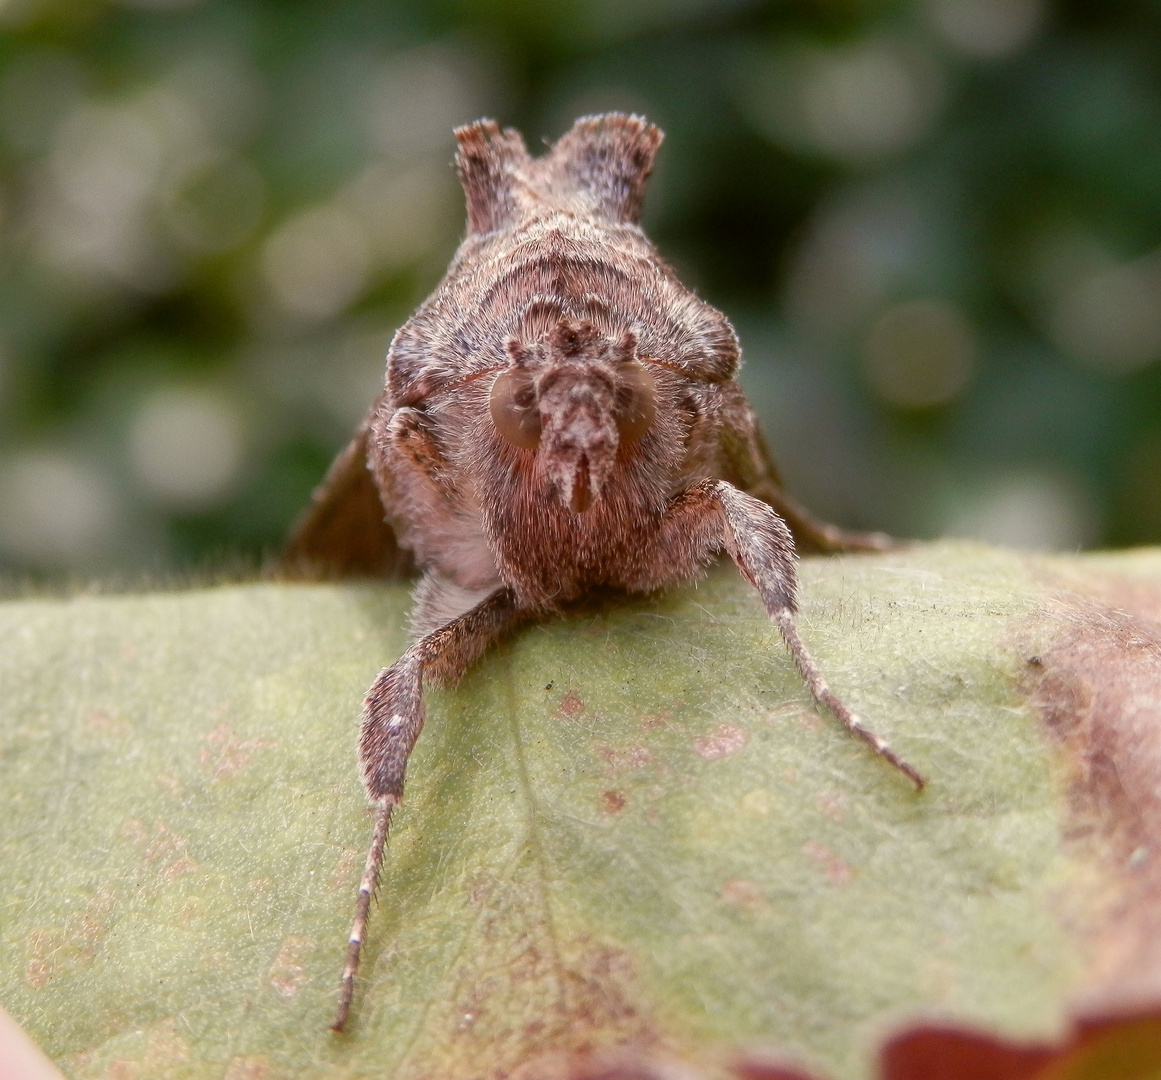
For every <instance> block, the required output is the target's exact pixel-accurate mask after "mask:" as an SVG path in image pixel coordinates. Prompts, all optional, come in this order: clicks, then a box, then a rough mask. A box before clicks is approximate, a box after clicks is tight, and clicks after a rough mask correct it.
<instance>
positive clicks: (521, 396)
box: [488, 370, 540, 450]
mask: <svg viewBox="0 0 1161 1080" xmlns="http://www.w3.org/2000/svg"><path fill="white" fill-rule="evenodd" d="M488 408H489V410H490V411H491V413H492V423H493V424H495V425H496V430H497V431H498V432H499V433H500V434H501V435H503V436H504V438H505V439H507V440H508V441H509V442H510V443H512V445H513V446H519V447H520V448H521V449H523V450H535V449H536V447H537V446H538V445H539V444H540V409H539V407H538V405H537V402H536V391H535V389H534V388H533V386H532V376H531V375H529V374H528V373H527V372H526V371H519V370H514V371H504V372H501V373H500V374H499V375H498V376H497V377H496V381H495V382H494V383H492V393H491V395H490V396H489V398H488Z"/></svg>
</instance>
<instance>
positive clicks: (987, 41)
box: [926, 0, 1047, 60]
mask: <svg viewBox="0 0 1161 1080" xmlns="http://www.w3.org/2000/svg"><path fill="white" fill-rule="evenodd" d="M926 6H927V17H928V20H929V21H930V22H931V24H932V26H933V27H934V29H935V31H936V32H937V33H938V34H939V35H940V37H942V38H943V39H944V41H946V42H947V43H948V44H949V45H950V46H952V48H954V49H956V50H958V51H959V52H961V53H963V54H964V55H965V56H971V57H976V58H978V59H981V60H990V59H993V58H997V57H1002V56H1011V55H1012V54H1013V53H1016V52H1018V51H1019V50H1020V49H1022V48H1024V47H1025V46H1026V45H1028V44H1029V43H1030V42H1031V41H1033V40H1034V39H1035V37H1036V35H1037V34H1038V32H1039V31H1040V29H1041V28H1042V27H1043V25H1044V17H1045V15H1046V14H1047V5H1046V4H1045V2H1044V0H927V5H926Z"/></svg>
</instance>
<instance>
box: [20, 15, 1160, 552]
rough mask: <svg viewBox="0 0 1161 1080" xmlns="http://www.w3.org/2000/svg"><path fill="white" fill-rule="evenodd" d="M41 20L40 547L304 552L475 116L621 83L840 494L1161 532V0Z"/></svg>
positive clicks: (450, 205)
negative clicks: (299, 522)
mask: <svg viewBox="0 0 1161 1080" xmlns="http://www.w3.org/2000/svg"><path fill="white" fill-rule="evenodd" d="M1013 12H1015V13H1016V14H1017V15H1020V13H1021V12H1023V14H1024V15H1026V16H1027V19H1026V24H1025V25H1024V26H1023V27H1021V26H1020V25H1018V24H1017V23H1018V20H1017V22H1013V21H1012V20H1013ZM0 35H2V36H0V205H2V207H3V216H2V220H3V225H2V239H0V567H3V568H6V569H8V570H10V571H16V572H19V573H32V574H43V573H48V574H55V573H60V572H62V571H66V572H71V573H78V574H86V573H89V572H94V571H98V572H103V573H106V574H107V573H111V572H113V573H115V572H127V573H130V574H133V573H136V572H138V571H139V570H141V569H146V570H151V569H156V570H159V571H164V570H166V569H168V568H172V567H174V566H182V565H188V564H190V563H203V564H204V563H211V564H213V563H216V562H220V561H221V560H222V559H223V558H224V557H235V558H236V557H239V556H240V557H241V558H243V559H244V560H245V559H252V558H254V559H256V558H258V557H260V556H261V555H262V554H263V553H264V552H269V551H270V550H272V549H273V547H275V546H276V545H277V544H278V542H279V540H280V538H281V537H282V536H283V535H284V533H285V530H286V528H287V526H288V524H289V523H290V521H291V520H292V518H293V517H294V514H295V512H296V511H297V509H298V508H299V507H300V506H301V505H302V504H303V502H304V500H305V499H306V498H307V496H308V494H309V492H310V489H311V487H312V485H313V484H314V483H315V482H316V481H317V480H318V478H319V477H320V476H321V474H322V471H323V470H324V468H325V466H326V464H327V462H328V461H329V459H330V457H331V455H332V454H333V452H334V451H335V450H336V449H337V448H338V447H339V446H340V445H341V444H342V442H343V440H344V438H345V436H346V434H347V433H348V432H349V430H350V428H351V427H352V426H353V424H354V423H355V422H356V420H357V419H358V417H359V415H360V413H361V410H362V408H363V407H364V405H365V404H366V403H368V402H369V401H370V399H371V397H372V396H373V394H374V392H375V389H376V386H377V384H378V382H379V379H380V378H381V366H382V365H381V359H382V356H383V354H384V353H385V351H386V348H387V345H388V342H389V341H390V337H391V334H392V332H393V330H394V328H395V327H396V326H397V325H398V324H399V323H400V322H401V321H402V320H403V319H404V318H406V316H407V314H408V313H409V311H410V310H411V309H412V308H413V307H414V306H415V305H416V304H417V303H418V302H419V301H420V300H422V299H423V297H424V296H425V295H426V294H427V293H428V291H429V290H430V289H431V288H432V286H433V285H434V284H435V282H436V281H437V280H438V279H439V276H440V274H441V273H442V270H443V267H444V266H445V265H446V262H447V259H448V257H449V256H450V254H451V252H452V251H453V250H454V247H455V244H456V241H457V238H458V236H459V235H460V231H461V229H462V221H463V210H462V200H461V198H460V196H459V193H458V190H457V188H456V185H455V181H454V176H453V173H452V171H451V167H450V160H451V156H452V152H453V144H452V139H451V130H450V129H451V127H452V126H453V125H454V124H457V123H462V122H464V121H467V120H470V119H473V118H475V117H477V116H479V115H485V114H486V115H493V116H496V117H498V118H499V119H501V120H502V121H503V122H505V123H508V124H512V125H515V126H517V127H519V128H520V129H521V130H523V132H524V133H525V136H526V138H527V140H528V142H529V145H530V146H536V145H538V144H539V143H540V140H541V139H543V138H548V139H552V138H555V137H557V136H558V135H559V134H560V133H561V132H562V131H563V130H565V128H566V127H567V126H568V123H569V122H570V121H571V119H572V118H573V117H574V116H576V115H579V114H581V113H585V112H592V111H598V110H603V109H607V108H621V109H626V110H636V111H641V112H644V113H645V114H647V115H648V116H649V118H650V119H652V120H654V121H656V122H657V123H658V124H660V125H661V126H662V127H663V128H664V129H665V131H666V133H667V141H666V144H665V146H664V148H663V150H662V154H661V158H660V162H659V165H658V168H657V172H656V174H655V178H654V180H653V182H652V184H651V190H650V193H649V198H648V202H647V209H646V216H645V225H646V228H647V230H648V231H649V233H650V235H651V236H652V237H653V239H654V240H655V241H656V242H657V244H658V245H659V247H660V248H661V250H662V252H663V253H664V254H665V255H666V256H667V257H668V258H670V259H671V260H672V261H673V263H674V264H675V265H676V267H677V268H678V270H679V272H680V273H681V274H682V275H683V277H684V278H685V279H686V280H687V281H688V282H689V283H690V284H691V285H692V286H694V287H696V288H697V289H698V290H699V292H700V293H701V294H702V295H704V296H706V297H707V298H708V299H709V300H711V301H712V302H713V303H715V304H717V305H719V306H720V307H722V308H723V309H724V310H725V311H726V312H727V313H728V314H729V315H730V316H731V317H732V318H733V319H734V320H735V322H736V324H737V326H738V328H739V331H740V333H741V335H742V340H743V345H744V348H745V355H746V357H747V361H748V367H747V371H746V375H745V380H746V383H747V386H748V387H749V389H750V391H751V393H752V395H753V397H754V400H755V403H756V404H757V405H758V408H759V411H760V412H761V414H762V416H763V419H764V422H765V426H766V428H767V432H768V435H769V437H770V441H771V443H772V445H773V446H774V448H775V450H776V452H777V454H778V457H779V459H780V461H781V462H782V463H783V468H784V472H785V473H786V476H787V478H788V480H789V483H790V486H791V488H792V489H793V490H794V491H795V492H796V493H797V494H798V495H799V496H800V497H801V498H802V499H803V500H804V501H806V502H808V503H809V504H810V505H811V506H812V507H813V508H815V509H816V510H818V511H819V512H821V513H823V514H825V515H827V516H830V517H832V518H835V519H837V520H840V521H842V522H845V523H848V524H851V525H862V526H874V527H878V528H885V529H888V530H892V531H895V532H899V533H903V534H911V535H935V534H939V533H942V532H952V533H960V534H975V535H983V536H986V537H988V538H991V539H996V540H1000V541H1006V542H1016V543H1023V544H1026V545H1034V546H1049V547H1052V546H1056V547H1075V546H1080V545H1091V544H1108V543H1111V544H1128V543H1141V542H1151V541H1156V540H1158V539H1161V411H1159V409H1158V404H1159V403H1161V371H1159V369H1158V365H1157V364H1156V363H1155V361H1156V360H1157V359H1158V358H1161V254H1158V253H1157V252H1158V251H1159V249H1161V3H1158V2H1157V0H1136V2H1130V0H1122V2H1117V0H1108V2H1103V3H1089V4H1082V3H1076V2H1063V0H1057V2H1052V3H1043V4H1035V3H1032V2H1031V0H990V2H987V0H923V2H918V0H910V2H896V3H887V2H874V0H864V2H858V0H848V2H838V0H833V2H827V0H815V2H807V0H801V2H796V3H795V2H782V3H775V2H768V3H758V2H744V0H716V2H715V0H567V2H566V0H549V2H542V3H533V2H531V0H529V2H524V3H519V2H512V3H509V2H503V0H491V2H488V0H460V2H454V0H434V2H433V0H428V2H420V0H412V2H404V0H390V2H381V3H365V2H350V0H316V2H292V0H267V2H262V0H202V2H197V0H193V2H189V0H186V2H175V0H149V2H146V0H135V2H133V3H130V2H127V0H126V2H123V3H108V2H104V0H5V2H4V3H0ZM917 327H918V329H916V328H917ZM924 327H926V331H924ZM909 365H910V366H909ZM908 372H910V374H908ZM900 373H902V374H900ZM933 373H934V374H933ZM941 373H942V376H941ZM900 380H901V381H900ZM926 383H931V386H932V387H934V389H932V390H931V392H930V393H928V394H927V395H926V396H924V395H923V394H919V395H918V399H916V400H909V398H912V399H914V398H916V395H915V393H914V388H915V387H920V388H922V386H923V385H925V384H926ZM899 386H902V387H903V390H902V391H900V390H899ZM908 388H910V389H908ZM207 448H208V449H207Z"/></svg>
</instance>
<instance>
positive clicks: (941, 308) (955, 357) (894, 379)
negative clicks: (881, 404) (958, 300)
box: [863, 300, 975, 409]
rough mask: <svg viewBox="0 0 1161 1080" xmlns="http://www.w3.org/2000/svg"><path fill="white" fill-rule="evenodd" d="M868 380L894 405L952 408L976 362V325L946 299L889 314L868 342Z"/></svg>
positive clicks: (877, 322) (902, 307)
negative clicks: (953, 401) (950, 406)
mask: <svg viewBox="0 0 1161 1080" xmlns="http://www.w3.org/2000/svg"><path fill="white" fill-rule="evenodd" d="M863 351H864V360H865V370H866V375H867V380H868V382H870V384H871V387H872V388H873V389H874V391H875V393H876V394H877V395H878V396H879V397H880V398H882V400H883V401H885V402H887V404H889V405H894V406H896V407H898V408H904V409H922V408H930V407H931V406H935V405H946V404H947V403H948V402H949V401H952V400H954V399H955V398H956V397H958V396H959V394H960V393H962V392H963V390H964V389H965V387H966V386H967V384H968V380H969V379H970V378H971V373H972V368H973V366H974V362H975V335H974V332H973V331H972V327H971V324H970V323H969V322H968V321H967V319H966V318H965V317H964V316H963V315H962V314H961V313H960V312H959V311H958V310H957V309H956V308H954V307H952V305H951V304H948V303H945V302H944V301H942V300H912V301H909V302H907V303H904V304H897V305H896V306H895V307H892V308H889V309H888V310H887V311H885V312H883V314H882V315H880V316H879V317H878V318H877V319H876V320H875V321H874V323H872V324H871V328H870V330H869V331H868V332H867V337H866V340H865V342H864V350H863Z"/></svg>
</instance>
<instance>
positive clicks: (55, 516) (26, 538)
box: [0, 450, 119, 568]
mask: <svg viewBox="0 0 1161 1080" xmlns="http://www.w3.org/2000/svg"><path fill="white" fill-rule="evenodd" d="M118 517H119V514H118V508H117V499H116V496H115V493H114V491H113V489H112V485H111V484H110V483H109V480H108V479H107V477H106V476H105V475H104V474H103V473H102V472H101V471H100V470H99V469H98V468H97V467H96V466H95V465H93V464H92V463H90V462H87V461H82V460H80V459H78V458H77V457H75V456H73V455H71V454H68V453H66V452H64V451H61V450H30V451H26V452H24V453H22V454H18V455H16V456H14V457H12V458H10V459H9V460H8V461H6V462H4V464H3V467H2V468H0V547H3V548H5V549H7V554H8V555H9V556H10V557H13V558H15V559H16V560H17V561H19V562H23V563H26V564H29V565H32V566H37V567H46V568H51V567H56V566H65V565H69V564H85V563H90V562H92V561H93V560H95V559H97V558H99V557H100V556H101V555H102V554H104V553H105V552H106V551H108V550H109V548H110V547H111V546H112V544H113V542H114V541H115V539H116V533H117V524H118Z"/></svg>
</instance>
